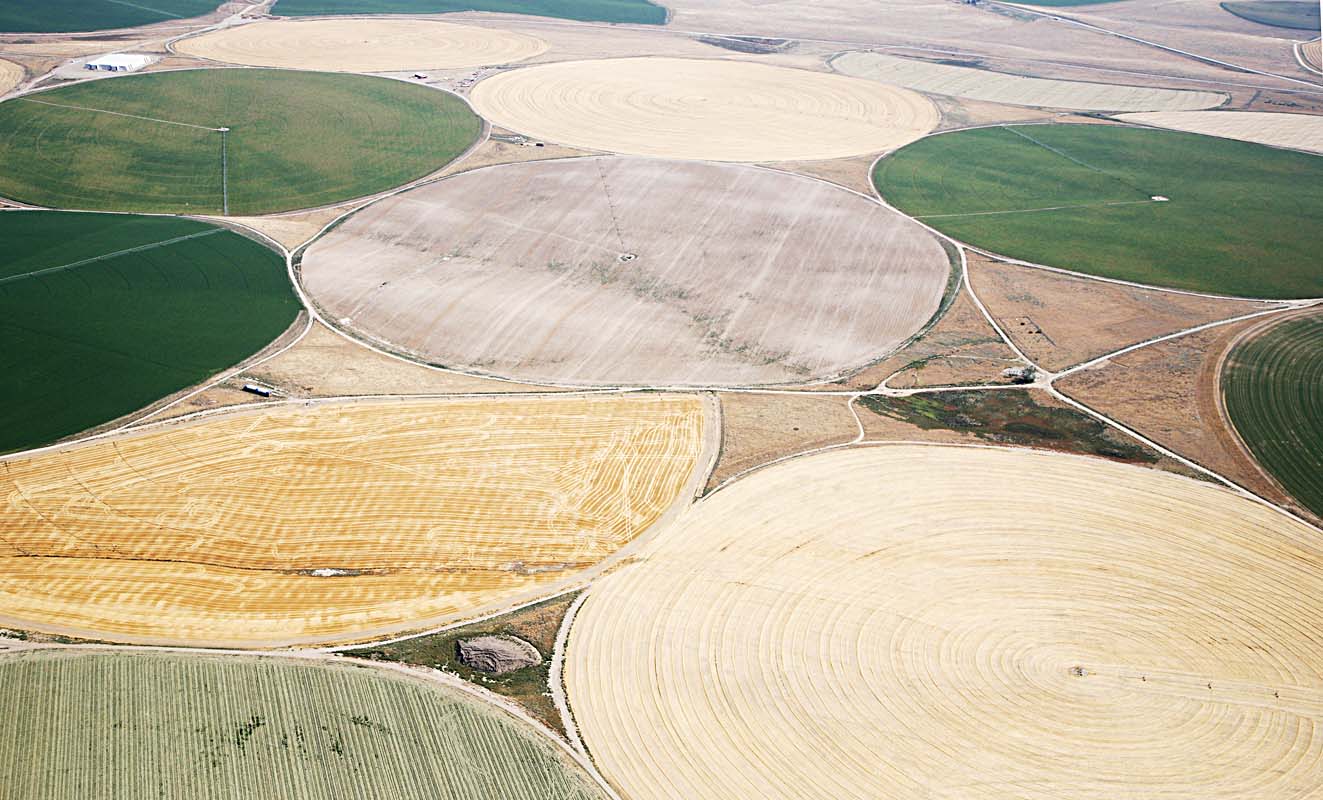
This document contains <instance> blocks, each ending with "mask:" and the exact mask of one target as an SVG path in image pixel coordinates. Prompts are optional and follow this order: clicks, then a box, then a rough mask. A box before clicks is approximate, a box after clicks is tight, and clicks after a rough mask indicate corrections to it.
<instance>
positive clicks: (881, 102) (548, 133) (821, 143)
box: [470, 58, 938, 161]
mask: <svg viewBox="0 0 1323 800" xmlns="http://www.w3.org/2000/svg"><path fill="white" fill-rule="evenodd" d="M470 99H471V100H472V101H473V106H474V108H475V109H476V110H477V111H478V113H479V114H481V115H482V116H483V117H485V118H487V119H488V120H490V121H491V122H493V123H494V124H496V125H500V126H503V127H506V128H510V129H511V130H515V131H518V132H520V133H523V134H526V135H528V136H532V137H536V138H539V139H545V140H547V141H550V142H556V143H558V144H567V145H573V146H575V147H586V148H591V149H594V150H603V151H607V152H615V153H626V154H631V155H646V156H661V157H667V158H694V159H704V160H710V161H798V160H812V159H828V158H843V157H845V156H854V155H861V154H863V153H875V152H880V151H882V150H888V149H891V148H893V147H899V146H901V145H903V144H907V143H909V142H912V141H914V140H915V139H918V138H919V137H921V136H923V135H924V134H925V133H927V132H928V131H930V130H932V129H933V128H935V127H936V126H937V121H938V115H937V109H936V108H935V107H934V106H933V105H932V103H930V102H929V101H928V100H926V99H925V98H924V97H923V96H922V95H919V94H917V93H915V92H911V91H909V90H908V89H900V88H897V87H893V86H883V85H881V84H878V83H875V82H872V81H864V80H859V79H857V78H847V77H844V76H842V75H826V74H822V73H818V72H809V71H807V70H799V69H788V68H785V67H774V66H768V65H765V64H751V63H747V62H743V61H718V60H707V59H683V58H618V59H603V60H594V61H567V62H562V63H556V64H541V65H537V66H533V67H525V68H523V69H517V70H513V71H511V72H505V73H501V74H499V75H496V76H494V77H491V78H487V79H486V80H484V81H482V82H481V83H479V84H478V85H477V86H476V87H475V88H474V89H473V93H472V96H471V98H470Z"/></svg>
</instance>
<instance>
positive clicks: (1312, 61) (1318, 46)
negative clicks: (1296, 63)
mask: <svg viewBox="0 0 1323 800" xmlns="http://www.w3.org/2000/svg"><path fill="white" fill-rule="evenodd" d="M1300 53H1301V54H1302V55H1303V56H1304V58H1305V63H1307V64H1309V65H1310V66H1311V67H1313V68H1314V69H1316V70H1323V39H1315V40H1314V41H1312V42H1306V43H1305V44H1303V45H1301V46H1300Z"/></svg>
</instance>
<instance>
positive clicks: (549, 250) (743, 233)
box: [302, 157, 950, 385]
mask: <svg viewBox="0 0 1323 800" xmlns="http://www.w3.org/2000/svg"><path fill="white" fill-rule="evenodd" d="M949 269H950V267H949V264H948V261H947V258H946V255H945V254H944V253H943V252H942V248H941V246H940V245H939V244H938V243H937V240H936V239H935V238H934V237H933V236H932V235H931V234H929V233H928V232H926V231H925V230H923V228H922V227H920V226H919V225H918V224H916V223H914V222H912V221H910V220H907V219H905V218H904V217H902V216H900V215H898V214H896V213H894V212H892V211H889V210H887V209H885V208H882V207H881V206H879V205H877V204H876V203H871V202H869V201H868V200H866V199H864V198H861V197H859V196H857V195H855V194H852V193H850V192H847V191H844V190H842V189H839V188H836V187H833V186H831V185H829V184H826V183H824V182H822V181H815V180H811V179H807V178H802V177H798V176H792V175H787V174H784V173H780V172H773V171H772V170H766V169H757V168H753V167H746V166H737V165H730V164H693V163H683V162H677V161H664V160H658V159H639V158H613V157H604V158H586V159H576V160H572V161H556V162H542V163H534V164H520V165H514V166H508V167H497V168H490V169H483V170H478V171H475V172H470V173H466V174H463V175H458V176H456V177H453V178H448V179H446V180H444V181H440V182H438V183H435V184H432V185H430V186H426V187H423V188H420V189H415V190H412V191H409V192H406V193H404V194H401V195H397V196H395V197H392V198H389V199H386V200H383V201H381V202H379V203H377V204H375V205H373V206H372V207H370V208H368V209H366V210H364V211H362V212H360V213H359V214H357V215H355V216H354V217H352V218H350V219H349V220H348V221H347V222H345V223H344V224H343V225H340V226H338V227H337V228H335V229H334V230H332V231H331V232H330V233H328V234H327V235H326V236H325V237H324V238H323V239H321V240H319V241H318V242H317V243H316V244H314V245H313V246H312V247H311V248H310V249H309V251H308V253H307V255H306V256H305V258H304V260H303V267H302V272H303V281H304V284H305V285H306V287H307V289H308V291H309V293H310V294H311V295H312V296H313V298H315V300H316V302H317V303H318V305H320V306H321V307H323V308H324V309H325V310H326V311H327V316H328V317H330V318H332V319H337V320H340V322H341V324H344V325H347V326H348V327H352V328H354V329H355V330H357V331H361V332H362V333H363V335H365V336H367V337H369V338H374V339H377V340H378V341H381V342H382V343H383V344H386V345H387V346H390V347H394V348H396V349H400V350H404V351H406V352H409V353H411V354H413V355H415V356H417V357H420V358H422V359H424V360H427V361H432V362H435V363H441V364H446V365H450V366H460V367H464V368H467V369H471V370H476V371H481V372H487V373H492V374H497V375H502V376H506V377H512V378H517V379H519V380H533V381H544V382H551V383H570V384H579V385H593V384H621V383H623V384H635V385H656V384H672V385H680V384H686V385H700V384H702V385H732V384H756V383H780V382H786V381H802V380H805V379H808V378H823V377H831V376H833V375H837V374H840V373H841V372H843V371H848V370H849V369H852V368H858V367H861V366H863V365H864V364H866V363H867V362H868V361H869V360H871V359H873V358H876V357H877V356H878V355H879V354H881V353H885V352H887V351H888V350H890V349H892V348H893V347H895V346H896V345H898V344H899V343H900V342H902V341H904V340H905V339H906V338H907V337H908V336H910V335H911V334H913V333H914V332H915V331H916V330H918V329H919V328H920V327H921V326H922V325H923V324H924V322H926V321H927V320H928V318H929V317H930V316H932V314H933V313H934V312H936V310H937V307H938V304H939V302H940V301H941V296H942V291H943V288H944V286H945V284H946V278H947V274H948V271H949Z"/></svg>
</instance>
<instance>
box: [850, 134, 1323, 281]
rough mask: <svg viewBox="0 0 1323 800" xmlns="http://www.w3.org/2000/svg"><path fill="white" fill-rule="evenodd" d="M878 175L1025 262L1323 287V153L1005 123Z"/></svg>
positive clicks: (889, 191) (914, 148) (880, 181)
mask: <svg viewBox="0 0 1323 800" xmlns="http://www.w3.org/2000/svg"><path fill="white" fill-rule="evenodd" d="M1218 113H1220V112H1218ZM873 180H874V183H875V184H876V185H877V187H878V191H879V192H881V194H882V195H883V196H884V197H885V198H886V199H887V200H888V202H890V203H892V204H893V205H895V206H897V207H898V208H900V209H901V210H902V211H904V212H905V213H907V214H910V215H912V216H915V217H917V218H919V219H921V220H922V221H924V222H926V223H928V224H929V225H932V226H933V227H935V228H937V229H939V230H941V231H943V232H944V233H946V234H948V235H950V236H952V237H955V238H956V239H960V240H962V241H964V242H967V243H969V244H972V245H974V246H976V247H981V248H985V249H988V250H991V251H993V252H995V253H999V254H1001V255H1005V256H1010V257H1012V258H1017V259H1022V260H1025V261H1030V262H1034V263H1038V264H1046V265H1049V266H1054V267H1064V268H1067V269H1072V270H1077V271H1080V272H1086V273H1091V274H1095V275H1102V276H1105V277H1110V278H1120V279H1122V280H1128V281H1135V282H1138V283H1145V284H1153V285H1159V286H1168V287H1173V288H1178V289H1189V290H1194V291H1201V292H1212V293H1216V294H1226V295H1236V296H1242V297H1272V298H1284V297H1318V296H1320V295H1323V271H1320V270H1319V269H1318V253H1319V252H1320V250H1321V249H1323V232H1320V229H1319V226H1318V225H1317V224H1316V221H1317V220H1318V219H1320V218H1323V158H1320V157H1318V156H1314V155H1307V154H1304V153H1295V152H1290V151H1286V150H1277V149H1273V148H1270V147H1264V146H1262V145H1257V144H1251V143H1247V142H1236V141H1228V140H1225V139H1217V138H1213V137H1211V136H1198V135H1195V134H1189V133H1177V132H1174V131H1160V130H1150V129H1142V128H1131V127H1123V126H1117V125H1020V126H998V127H993V128H981V129H976V130H964V131H956V132H953V133H944V134H940V135H936V136H930V137H928V138H926V139H924V140H922V141H919V142H916V143H914V144H912V145H909V146H908V147H905V148H903V149H901V150H899V151H897V152H896V153H894V154H892V155H889V156H888V157H886V158H884V159H882V160H881V161H880V162H878V165H877V167H876V169H875V170H874V172H873ZM1154 197H1165V198H1168V199H1167V200H1166V201H1155V200H1153V199H1152V198H1154Z"/></svg>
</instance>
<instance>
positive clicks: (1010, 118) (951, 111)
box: [929, 97, 1090, 131]
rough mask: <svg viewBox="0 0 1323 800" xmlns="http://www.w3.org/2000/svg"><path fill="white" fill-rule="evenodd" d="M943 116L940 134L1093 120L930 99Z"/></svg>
mask: <svg viewBox="0 0 1323 800" xmlns="http://www.w3.org/2000/svg"><path fill="white" fill-rule="evenodd" d="M929 99H931V100H932V101H933V103H935V104H936V105H937V108H938V110H939V111H941V113H942V121H941V122H940V123H938V125H937V130H939V131H945V130H952V129H955V128H968V127H971V126H973V125H994V124H997V123H1002V122H1038V121H1040V120H1053V121H1056V122H1080V121H1084V120H1088V119H1090V118H1089V117H1080V116H1078V115H1076V114H1072V113H1069V112H1064V111H1044V110H1042V109H1041V108H1025V107H1024V106H1007V105H1002V104H1000V103H986V102H984V101H982V100H969V99H966V98H961V97H932V98H929Z"/></svg>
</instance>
